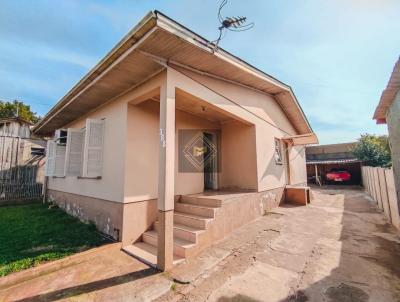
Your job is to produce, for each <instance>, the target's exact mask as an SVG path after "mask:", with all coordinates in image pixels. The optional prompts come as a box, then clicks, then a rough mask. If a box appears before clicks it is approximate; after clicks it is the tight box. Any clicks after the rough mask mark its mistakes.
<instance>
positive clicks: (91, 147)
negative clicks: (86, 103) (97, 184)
mask: <svg viewBox="0 0 400 302" xmlns="http://www.w3.org/2000/svg"><path fill="white" fill-rule="evenodd" d="M104 124H105V122H104V120H97V119H87V120H86V131H85V148H84V154H83V176H84V177H98V176H101V175H102V171H103V145H104Z"/></svg>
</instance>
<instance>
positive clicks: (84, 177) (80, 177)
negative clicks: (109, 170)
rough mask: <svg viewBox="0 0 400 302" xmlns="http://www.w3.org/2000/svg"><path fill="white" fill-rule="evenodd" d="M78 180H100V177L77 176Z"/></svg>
mask: <svg viewBox="0 0 400 302" xmlns="http://www.w3.org/2000/svg"><path fill="white" fill-rule="evenodd" d="M77 178H78V179H101V176H95V177H88V176H77Z"/></svg>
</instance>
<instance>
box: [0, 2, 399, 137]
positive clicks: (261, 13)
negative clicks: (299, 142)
mask: <svg viewBox="0 0 400 302" xmlns="http://www.w3.org/2000/svg"><path fill="white" fill-rule="evenodd" d="M219 3H220V1H215V0H202V1H189V0H187V1H182V0H181V1H179V0H177V1H168V0H163V1H150V0H147V1H134V0H127V1H111V0H108V1H106V0H104V1H90V0H82V1H78V0H65V1H62V0H57V1H52V0H48V1H42V0H35V1H31V0H29V1H23V0H10V1H5V0H0V99H5V100H13V99H19V100H23V101H24V102H26V103H28V104H30V105H31V107H32V108H33V110H34V111H36V112H37V113H38V114H40V115H44V114H45V113H46V112H47V111H48V110H49V109H50V108H51V106H52V105H54V104H55V103H56V102H57V101H58V100H59V99H60V98H61V97H62V96H63V95H64V94H65V93H66V92H67V91H68V90H69V89H70V88H71V87H72V86H73V85H74V84H75V83H76V82H77V81H79V79H80V78H81V77H82V76H83V75H85V74H86V73H87V72H88V71H89V69H90V68H91V67H93V66H94V65H95V64H96V63H97V62H98V61H99V60H100V59H101V58H102V57H103V56H104V55H105V54H106V53H107V52H108V51H109V50H110V49H111V48H112V47H113V46H114V45H115V44H116V43H117V42H118V41H119V40H120V39H121V38H122V37H123V36H124V35H125V34H126V33H127V32H128V31H129V30H130V29H131V28H132V27H133V26H134V25H135V24H136V23H137V22H138V21H139V20H140V19H141V18H142V17H143V16H144V15H145V14H146V13H147V12H148V11H150V10H153V9H158V10H160V11H162V12H163V13H165V14H166V15H168V16H170V17H171V18H173V19H175V20H177V21H178V22H180V23H182V24H183V25H185V26H187V27H189V28H190V29H192V30H193V31H195V32H197V33H199V34H200V35H202V36H204V37H206V38H208V39H210V40H213V39H215V38H216V37H217V35H218V32H217V27H218V21H217V17H216V13H217V9H218V7H219ZM223 15H226V16H231V15H234V16H237V15H245V16H247V17H248V18H249V20H251V21H254V22H255V24H256V25H255V27H254V28H253V29H252V30H250V31H246V32H242V33H231V32H229V33H228V34H227V35H226V37H225V38H224V40H223V41H222V42H221V44H220V45H221V46H222V47H223V48H225V49H226V50H228V51H230V52H232V53H233V54H235V55H237V56H239V57H241V58H242V59H244V60H246V61H247V62H249V63H251V64H252V65H255V66H257V67H258V68H260V69H261V70H263V71H265V72H267V73H269V74H271V75H272V76H274V77H276V78H278V79H280V80H282V81H283V82H285V83H287V84H289V85H290V86H292V88H293V90H294V92H295V94H296V96H297V98H298V99H299V102H300V104H301V106H302V107H303V110H304V111H305V113H306V115H307V117H308V119H309V121H310V123H311V126H312V127H313V129H314V131H315V132H316V133H317V135H318V137H319V139H320V143H337V142H347V141H352V140H355V139H356V138H358V137H359V135H360V133H366V132H368V133H377V134H381V133H386V127H385V126H377V125H375V122H374V121H373V120H372V119H371V118H372V114H373V111H374V109H375V106H376V104H377V102H378V100H379V97H380V95H381V92H382V90H383V89H384V88H385V86H386V84H387V81H388V79H389V76H390V73H391V71H392V68H393V66H394V63H395V61H396V60H397V58H398V57H399V55H400V34H399V33H400V22H399V20H400V1H398V0H369V1H365V0H331V1H320V0H314V1H300V0H298V1H295V0H286V1H283V0H272V1H269V0H268V1H267V0H259V1H239V0H230V1H229V2H228V5H226V7H225V8H224V10H223Z"/></svg>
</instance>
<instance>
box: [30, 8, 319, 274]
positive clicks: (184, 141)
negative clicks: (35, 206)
mask: <svg viewBox="0 0 400 302" xmlns="http://www.w3.org/2000/svg"><path fill="white" fill-rule="evenodd" d="M34 131H35V133H37V134H39V135H51V136H54V139H53V140H51V141H49V142H48V165H47V175H49V176H51V177H49V181H48V192H47V195H48V198H49V199H50V200H53V201H54V202H56V203H57V204H59V205H60V206H61V207H62V208H64V209H66V210H67V211H68V212H69V213H72V214H73V215H76V216H78V217H79V218H81V219H82V220H85V221H93V222H94V223H95V224H96V225H97V227H98V228H99V229H100V230H101V231H102V232H104V233H106V234H109V235H110V236H113V237H114V238H116V239H118V240H120V241H122V244H123V247H124V249H125V250H126V251H127V252H129V253H131V254H133V255H135V256H136V257H139V258H141V259H144V260H145V261H147V262H150V263H153V264H155V263H157V265H158V267H159V268H161V269H167V268H169V267H170V266H171V265H172V263H173V259H175V260H180V259H182V258H183V257H188V256H193V255H194V254H196V253H198V252H199V251H200V250H201V249H202V248H204V247H205V246H208V245H210V244H211V243H212V242H214V241H215V240H218V239H220V238H222V237H223V236H225V235H226V234H228V233H229V232H230V231H232V230H233V229H234V228H236V227H239V226H240V225H243V224H244V223H246V222H249V221H251V220H252V219H255V218H256V217H258V216H259V215H262V214H264V213H265V211H266V210H268V209H270V208H272V207H275V206H277V205H279V203H280V202H282V201H283V200H284V197H285V188H288V185H289V186H290V187H289V189H288V190H289V191H290V192H292V191H293V190H298V187H300V186H305V185H306V184H307V178H306V163H305V152H304V145H305V144H308V143H317V138H316V136H315V134H314V133H313V131H312V129H311V127H310V125H309V123H308V121H307V119H306V117H305V115H304V113H303V111H302V109H301V108H300V105H299V104H298V102H297V100H296V97H295V95H294V94H293V92H292V90H291V88H290V87H289V86H287V85H286V84H284V83H282V82H280V81H278V80H277V79H274V78H272V77H271V76H269V75H267V74H265V73H263V72H261V71H260V70H258V69H256V68H255V67H252V66H250V65H249V64H247V63H245V62H244V61H242V60H240V59H239V58H237V57H235V56H233V55H231V54H229V53H228V52H226V51H224V50H222V49H221V48H218V49H215V47H214V45H213V44H212V43H210V42H209V41H207V40H205V39H204V38H202V37H200V36H198V35H196V34H195V33H193V32H192V31H190V30H189V29H187V28H185V27H183V26H182V25H180V24H178V23H176V22H175V21H173V20H171V19H169V18H168V17H166V16H164V15H163V14H161V13H159V12H157V11H156V12H151V13H149V14H148V15H147V16H146V17H145V18H144V19H143V20H142V21H141V22H140V23H139V24H138V25H137V26H136V27H135V28H134V29H133V30H132V31H131V32H130V33H129V34H128V35H127V36H126V37H124V38H123V40H122V41H121V42H120V43H119V44H118V45H117V46H116V47H114V48H113V50H112V51H111V52H110V53H109V54H108V55H107V56H106V57H105V58H104V59H103V60H101V61H100V63H99V64H98V65H96V66H95V67H94V69H92V70H91V71H90V72H89V73H88V74H87V75H86V76H85V77H84V78H83V79H82V80H81V81H80V82H79V83H78V84H77V85H76V86H75V87H74V88H73V89H72V90H71V91H70V92H69V93H68V94H67V95H65V96H64V97H63V98H62V99H61V100H60V101H59V103H57V104H56V105H55V107H54V108H53V109H51V110H50V112H49V113H48V114H47V115H46V116H45V117H44V118H43V119H42V120H41V121H40V122H39V123H38V124H36V125H35V127H34ZM296 186H297V188H292V187H296ZM173 238H174V239H173ZM173 255H175V256H174V258H173Z"/></svg>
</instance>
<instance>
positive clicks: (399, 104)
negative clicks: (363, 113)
mask: <svg viewBox="0 0 400 302" xmlns="http://www.w3.org/2000/svg"><path fill="white" fill-rule="evenodd" d="M373 118H374V120H376V123H377V124H387V127H388V131H389V144H390V151H391V153H392V165H393V173H394V180H395V186H396V192H397V200H398V202H399V209H400V58H399V59H398V60H397V62H396V64H395V65H394V68H393V72H392V74H391V76H390V79H389V82H388V84H387V86H386V88H385V90H384V91H383V92H382V96H381V99H380V101H379V104H378V106H377V107H376V109H375V113H374V117H373Z"/></svg>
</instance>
